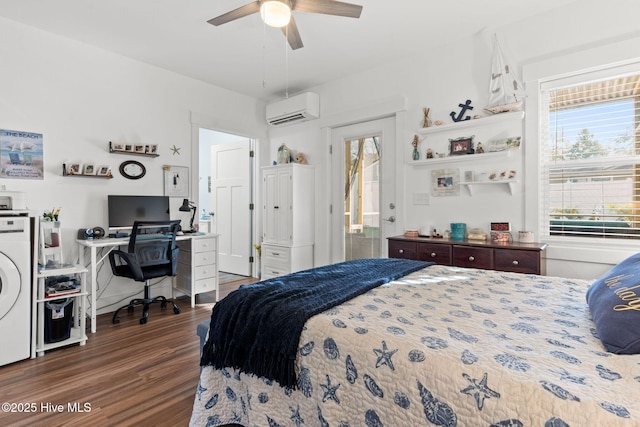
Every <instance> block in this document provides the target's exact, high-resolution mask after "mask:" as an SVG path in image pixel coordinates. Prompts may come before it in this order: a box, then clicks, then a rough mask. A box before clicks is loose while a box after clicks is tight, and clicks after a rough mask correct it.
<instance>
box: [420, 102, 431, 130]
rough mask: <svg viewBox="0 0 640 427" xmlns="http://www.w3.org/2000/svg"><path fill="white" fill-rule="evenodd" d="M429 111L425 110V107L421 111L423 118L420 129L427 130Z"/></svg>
mask: <svg viewBox="0 0 640 427" xmlns="http://www.w3.org/2000/svg"><path fill="white" fill-rule="evenodd" d="M430 110H431V109H430V108H427V107H424V108H423V109H422V113H423V114H424V118H423V119H422V127H423V128H428V127H430V126H431V119H430V118H429V111H430Z"/></svg>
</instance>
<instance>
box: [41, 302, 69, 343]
mask: <svg viewBox="0 0 640 427" xmlns="http://www.w3.org/2000/svg"><path fill="white" fill-rule="evenodd" d="M73 300H74V298H63V299H57V300H52V301H47V302H45V304H44V342H45V343H47V344H49V343H54V342H60V341H64V340H66V339H69V338H70V337H71V325H72V324H73Z"/></svg>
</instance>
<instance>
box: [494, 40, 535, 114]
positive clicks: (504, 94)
mask: <svg viewBox="0 0 640 427" xmlns="http://www.w3.org/2000/svg"><path fill="white" fill-rule="evenodd" d="M493 43H494V50H493V62H492V64H491V80H490V81H489V102H488V104H487V106H486V107H485V110H486V111H488V112H490V113H492V114H498V113H505V112H508V111H519V110H521V109H522V104H523V98H524V97H525V96H527V94H526V92H525V91H524V86H523V85H522V82H521V81H520V79H519V78H518V76H517V75H516V73H515V69H514V68H513V67H511V66H510V65H509V64H508V63H507V62H506V61H505V59H504V56H503V54H502V50H501V49H500V44H499V43H498V38H497V37H495V36H494V37H493Z"/></svg>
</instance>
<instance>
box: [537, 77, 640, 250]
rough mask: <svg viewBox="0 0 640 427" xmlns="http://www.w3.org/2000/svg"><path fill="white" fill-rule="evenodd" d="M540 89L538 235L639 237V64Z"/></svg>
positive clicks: (612, 237)
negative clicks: (628, 70) (625, 69)
mask: <svg viewBox="0 0 640 427" xmlns="http://www.w3.org/2000/svg"><path fill="white" fill-rule="evenodd" d="M607 74H609V75H608V76H607V77H602V72H600V73H599V75H600V76H599V77H598V78H597V79H595V78H594V75H588V74H583V75H580V76H577V77H576V76H573V77H570V78H566V79H562V80H555V81H553V82H548V83H545V84H543V85H542V88H541V98H540V99H541V100H542V110H541V122H542V123H541V125H542V126H541V145H542V146H541V156H542V157H541V166H542V168H541V171H542V173H541V176H540V179H541V186H540V188H541V191H542V194H541V201H542V203H541V204H540V206H541V209H542V212H541V215H540V218H541V221H542V223H541V224H540V226H541V232H542V235H544V236H567V237H570V238H576V237H591V238H602V239H621V238H626V239H640V67H636V70H635V71H634V72H631V73H628V72H627V73H626V74H621V70H614V69H611V70H608V71H607Z"/></svg>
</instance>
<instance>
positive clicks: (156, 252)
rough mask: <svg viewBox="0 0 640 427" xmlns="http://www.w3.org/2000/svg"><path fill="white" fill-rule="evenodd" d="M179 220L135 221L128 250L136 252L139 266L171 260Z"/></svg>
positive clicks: (132, 252)
mask: <svg viewBox="0 0 640 427" xmlns="http://www.w3.org/2000/svg"><path fill="white" fill-rule="evenodd" d="M179 226H180V220H179V219H178V220H171V221H135V222H134V223H133V229H132V230H131V236H130V237H129V247H128V251H127V252H129V253H130V254H136V259H137V260H138V262H139V263H140V266H141V267H146V266H152V265H159V264H166V263H170V262H172V261H173V259H172V257H173V255H174V253H175V249H176V234H177V233H178V227H179Z"/></svg>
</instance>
